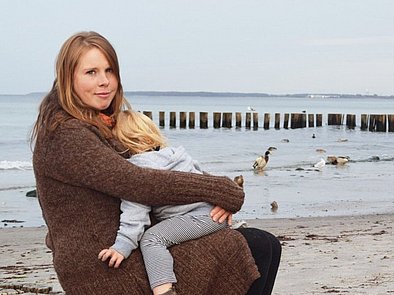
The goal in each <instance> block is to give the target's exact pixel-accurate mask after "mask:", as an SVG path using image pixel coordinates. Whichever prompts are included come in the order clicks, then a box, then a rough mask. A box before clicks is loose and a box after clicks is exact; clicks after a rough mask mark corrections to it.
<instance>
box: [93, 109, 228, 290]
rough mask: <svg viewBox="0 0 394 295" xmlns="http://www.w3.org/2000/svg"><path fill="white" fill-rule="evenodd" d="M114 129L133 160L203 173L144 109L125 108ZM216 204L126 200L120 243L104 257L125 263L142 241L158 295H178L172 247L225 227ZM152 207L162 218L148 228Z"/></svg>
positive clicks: (102, 254) (115, 263)
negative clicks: (169, 142) (171, 143)
mask: <svg viewBox="0 0 394 295" xmlns="http://www.w3.org/2000/svg"><path fill="white" fill-rule="evenodd" d="M113 133H114V135H115V136H116V137H117V139H118V140H119V141H120V142H122V143H123V144H124V146H125V147H127V148H128V149H129V151H130V152H131V153H132V154H133V156H132V157H131V159H130V162H131V163H133V164H135V165H138V166H141V167H149V168H154V169H168V170H177V171H185V172H194V173H202V171H201V169H200V167H199V165H198V164H197V162H196V161H194V160H193V159H192V158H191V156H190V155H189V154H188V153H186V151H185V149H184V148H183V147H177V148H175V147H168V146H167V145H166V142H165V139H164V137H163V136H162V134H161V132H160V130H159V128H158V127H157V126H156V125H155V124H154V122H153V121H152V120H151V119H150V118H149V117H147V116H145V115H144V114H142V113H139V112H134V111H124V112H122V113H120V114H119V116H118V118H117V123H116V125H115V127H114V129H113ZM147 181H149V180H147ZM168 185H171V184H168ZM212 208H213V206H212V205H211V204H208V203H203V202H199V203H193V204H187V205H168V206H161V207H149V206H145V205H141V204H138V203H133V202H130V201H125V200H123V201H122V202H121V211H122V213H121V216H120V227H119V230H118V232H117V237H116V240H115V243H114V244H113V245H112V246H111V247H110V248H109V249H104V250H102V251H101V252H100V254H99V259H101V260H102V261H106V260H107V259H109V258H110V261H109V266H110V267H112V266H114V267H115V268H116V267H119V265H120V263H121V262H122V261H123V259H125V258H127V257H128V256H129V255H130V254H131V252H132V251H133V250H134V249H136V248H137V247H138V242H140V247H141V252H142V255H143V258H144V262H145V267H146V271H147V273H148V278H149V283H150V286H151V288H152V291H153V294H154V295H156V294H166V295H170V294H176V292H175V289H174V286H173V284H174V283H176V282H177V280H176V277H175V274H174V271H173V259H172V256H171V254H170V252H169V251H168V249H167V248H168V247H171V246H173V245H176V244H179V243H182V242H185V241H188V240H192V239H197V238H199V237H202V236H204V235H208V234H210V233H213V232H216V231H218V230H220V229H223V228H225V227H226V226H227V225H226V223H225V222H223V223H218V222H215V221H213V220H212V218H211V217H210V211H211V210H212ZM151 211H152V213H153V215H154V217H155V218H156V219H157V220H158V221H159V222H158V223H157V224H155V225H153V226H152V227H150V228H148V227H149V226H150V218H149V213H150V212H151ZM146 228H148V229H146ZM145 229H146V230H145Z"/></svg>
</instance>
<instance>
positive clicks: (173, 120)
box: [170, 112, 176, 128]
mask: <svg viewBox="0 0 394 295" xmlns="http://www.w3.org/2000/svg"><path fill="white" fill-rule="evenodd" d="M170 127H171V128H175V127H176V112H170Z"/></svg>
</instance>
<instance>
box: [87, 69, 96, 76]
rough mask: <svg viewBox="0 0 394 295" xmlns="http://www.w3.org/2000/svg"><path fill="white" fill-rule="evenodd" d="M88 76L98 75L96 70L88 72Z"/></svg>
mask: <svg viewBox="0 0 394 295" xmlns="http://www.w3.org/2000/svg"><path fill="white" fill-rule="evenodd" d="M86 74H88V75H94V74H96V71H95V70H89V71H87V72H86Z"/></svg>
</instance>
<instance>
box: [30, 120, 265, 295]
mask: <svg viewBox="0 0 394 295" xmlns="http://www.w3.org/2000/svg"><path fill="white" fill-rule="evenodd" d="M117 145H119V143H117V144H116V143H115V142H109V141H107V140H106V139H105V138H104V137H103V136H102V135H101V134H100V133H99V131H98V129H97V128H96V127H93V126H91V125H88V124H86V123H83V122H80V121H79V120H76V119H70V120H68V121H66V122H65V123H62V124H61V125H60V126H59V127H58V128H57V129H56V130H55V131H54V132H52V133H50V134H48V135H45V136H40V135H39V136H38V138H37V141H36V145H35V149H34V155H33V164H34V172H35V177H36V182H37V190H38V195H39V202H40V205H41V208H42V213H43V217H44V219H45V221H46V224H47V227H48V234H47V239H46V242H47V245H48V247H49V248H50V249H51V250H52V253H53V264H54V267H55V270H56V272H57V275H58V278H59V281H60V283H61V285H62V287H63V289H64V290H65V291H66V294H67V295H74V294H78V295H95V294H97V295H98V294H106V295H108V294H112V295H117V294H119V295H123V294H151V290H150V288H149V284H148V281H147V276H146V273H145V267H144V264H143V260H142V257H141V253H140V251H139V250H138V249H137V250H135V251H133V253H132V254H131V256H130V257H129V258H128V259H126V260H125V261H123V262H122V264H121V266H120V268H118V269H113V268H109V267H108V264H107V263H104V262H101V261H100V260H99V259H98V258H97V256H98V253H99V252H100V251H101V250H102V249H104V248H107V247H109V246H110V245H112V244H113V242H114V239H115V236H116V232H117V229H118V226H119V214H120V209H119V204H120V199H121V198H123V199H127V200H129V201H133V202H139V203H142V204H145V205H152V206H162V205H166V204H174V205H175V204H186V203H191V202H198V201H205V202H209V203H212V204H215V205H219V206H221V207H223V208H225V209H227V210H230V211H233V212H236V211H238V210H239V209H240V207H241V205H242V203H243V197H244V194H243V192H242V190H241V189H240V188H239V187H238V186H237V185H235V184H234V183H233V182H232V181H231V180H230V179H229V178H227V177H222V176H211V175H199V174H190V173H185V172H174V171H161V170H154V169H148V168H140V167H137V166H134V165H132V164H130V163H129V162H128V161H127V160H125V159H124V157H122V156H120V154H119V153H118V152H116V149H117V148H116V146H117ZM118 150H119V148H118ZM171 253H172V255H173V257H174V260H175V265H174V269H175V273H176V276H177V279H178V283H177V285H176V288H177V292H178V294H180V295H182V294H185V295H186V294H187V295H192V294H200V295H201V294H245V293H246V292H247V290H248V289H249V287H250V285H251V283H252V282H253V281H254V280H255V279H256V278H258V277H259V273H258V270H257V268H256V266H255V264H254V260H253V257H252V256H251V253H250V249H249V248H248V246H247V243H246V240H245V239H244V238H243V236H242V235H241V234H240V233H239V232H237V231H235V230H231V229H226V230H222V231H219V232H217V233H214V234H211V235H209V236H205V237H203V238H200V239H197V240H193V241H189V242H185V243H183V244H181V245H177V246H173V247H172V248H171Z"/></svg>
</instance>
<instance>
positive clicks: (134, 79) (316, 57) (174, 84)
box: [0, 0, 394, 95]
mask: <svg viewBox="0 0 394 295" xmlns="http://www.w3.org/2000/svg"><path fill="white" fill-rule="evenodd" d="M83 30H93V31H97V32H99V33H100V34H102V35H104V36H105V37H107V38H108V39H109V41H110V42H111V43H112V44H113V46H114V47H115V49H116V50H117V53H118V57H119V61H120V66H121V76H122V83H123V86H124V89H125V90H126V91H142V90H146V91H148V90H152V91H215V92H264V93H274V94H284V93H292V94H293V93H305V92H309V93H311V92H314V93H352V94H356V93H361V94H374V93H376V94H378V95H394V1H393V0H385V1H384V0H326V1H323V0H270V1H268V0H267V1H266V0H255V1H249V0H219V1H216V0H193V1H191V0H189V1H186V0H183V1H182V0H150V1H141V0H139V1H134V0H114V1H108V0H105V1H104V0H83V1H81V0H0V38H1V39H0V62H1V71H0V93H1V94H24V93H29V92H37V91H47V90H48V89H49V88H50V87H51V84H52V81H53V79H54V62H55V58H56V55H57V53H58V51H59V49H60V46H61V45H62V43H63V42H64V41H65V40H66V38H68V37H69V36H70V35H72V34H74V33H76V32H79V31H83Z"/></svg>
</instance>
